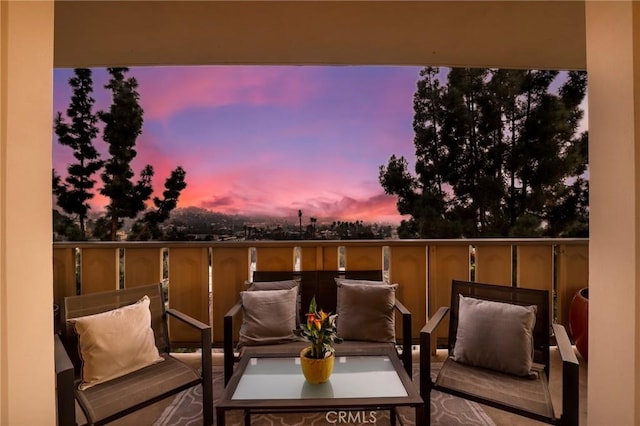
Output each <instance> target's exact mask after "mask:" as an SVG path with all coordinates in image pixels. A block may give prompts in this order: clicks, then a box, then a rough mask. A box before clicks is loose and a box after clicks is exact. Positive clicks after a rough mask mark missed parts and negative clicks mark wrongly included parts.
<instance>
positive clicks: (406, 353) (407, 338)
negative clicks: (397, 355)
mask: <svg viewBox="0 0 640 426" xmlns="http://www.w3.org/2000/svg"><path fill="white" fill-rule="evenodd" d="M395 309H396V310H397V311H398V312H399V313H400V314H401V315H402V364H403V365H404V369H405V370H406V371H407V374H408V375H409V377H413V360H412V355H411V353H412V350H411V347H412V346H413V345H412V343H413V341H412V338H413V337H412V333H411V312H409V310H408V309H407V308H406V307H405V306H404V305H403V304H402V303H401V302H400V301H399V300H398V299H396V303H395Z"/></svg>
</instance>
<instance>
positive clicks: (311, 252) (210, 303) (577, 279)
mask: <svg viewBox="0 0 640 426" xmlns="http://www.w3.org/2000/svg"><path fill="white" fill-rule="evenodd" d="M588 244H589V242H588V240H587V239H473V240H466V239H465V240H358V241H346V240H341V241H323V240H317V241H316V240H303V241H226V242H142V243H141V242H100V243H98V242H65V243H54V245H53V260H54V262H53V264H54V290H55V291H54V299H55V302H56V303H58V304H60V303H61V302H62V300H63V298H64V297H65V296H67V295H72V294H78V293H91V292H96V291H102V290H111V289H115V288H121V287H127V286H135V285H143V284H150V283H156V282H160V281H162V282H165V283H166V285H167V294H168V301H169V305H170V306H171V307H172V308H176V309H179V310H181V311H183V312H185V313H187V314H189V315H191V316H193V317H194V318H197V319H199V320H200V321H203V322H205V323H209V324H211V325H212V329H213V341H214V347H221V346H222V342H223V332H222V316H223V315H224V313H225V312H226V311H227V310H228V309H229V308H230V307H231V306H232V305H233V304H234V303H235V302H236V301H237V299H238V294H239V292H240V291H242V290H244V282H245V280H247V279H249V278H250V274H251V271H252V270H316V269H320V270H322V269H324V270H339V269H344V270H358V269H382V270H383V271H384V275H385V277H386V278H387V279H388V280H389V281H390V282H394V283H399V288H398V296H399V297H400V298H401V299H402V300H403V303H404V304H405V305H406V306H407V308H409V310H411V312H412V314H413V316H412V319H413V324H412V330H413V333H414V336H413V338H414V341H417V338H418V332H419V330H420V329H421V328H422V326H423V325H424V323H425V321H426V318H427V317H428V316H431V315H432V313H433V312H435V310H436V309H437V308H438V307H439V306H443V305H448V304H449V291H450V290H449V286H450V282H451V280H452V279H463V280H468V279H471V280H475V281H480V282H489V283H497V284H504V285H514V284H515V285H517V286H520V287H530V288H538V289H546V290H549V292H550V294H551V295H553V297H552V300H551V304H552V306H551V309H550V312H552V313H553V314H552V315H553V318H552V320H553V321H554V322H558V323H562V324H564V325H565V326H567V327H568V318H569V304H570V302H571V299H572V297H573V295H574V294H575V293H576V292H577V291H578V290H579V289H580V288H582V287H586V286H587V283H588V272H589V270H588V264H589V247H588ZM179 326H180V324H170V327H171V329H170V335H171V340H172V343H173V345H174V346H176V347H190V346H193V345H194V344H195V343H196V341H197V340H196V336H194V335H192V334H190V333H189V330H187V329H183V328H180V327H179ZM444 329H446V328H443V330H444ZM442 333H443V334H442V336H439V337H440V338H442V339H444V338H445V336H444V331H443V332H442ZM214 351H216V349H214ZM438 356H442V353H440V352H439V353H438ZM552 359H553V360H554V361H555V362H558V356H557V353H555V352H553V353H552ZM214 362H219V363H221V361H220V360H219V357H217V356H214ZM552 371H556V372H558V369H552ZM586 375H587V368H586V363H584V362H581V372H580V376H581V401H580V404H581V405H580V406H581V417H582V419H583V420H584V419H586ZM551 383H552V389H553V390H552V392H553V393H554V394H553V395H554V397H556V396H557V397H558V398H560V387H559V385H560V377H557V376H554V374H552V377H551ZM170 401H171V399H169V400H168V401H162V402H160V403H158V404H156V405H155V406H152V407H149V408H148V409H146V410H145V411H144V413H145V414H144V415H145V416H148V417H147V418H148V419H149V420H150V422H149V423H152V422H153V421H155V420H156V419H157V416H159V415H160V414H161V413H162V410H163V407H165V406H166V405H167V404H168V403H169V402H170ZM485 412H486V413H487V414H488V415H489V416H490V417H492V419H493V420H494V422H495V423H496V424H497V425H500V424H513V423H514V422H515V421H517V423H518V424H537V423H536V422H530V423H529V422H527V421H526V419H523V418H520V417H513V416H511V415H508V414H506V413H503V412H500V411H497V410H493V409H490V408H486V409H485ZM129 417H134V416H129ZM136 420H137V421H139V416H136ZM122 421H123V422H124V423H123V424H126V421H127V420H126V418H125V419H123V420H122ZM523 422H524V423H523Z"/></svg>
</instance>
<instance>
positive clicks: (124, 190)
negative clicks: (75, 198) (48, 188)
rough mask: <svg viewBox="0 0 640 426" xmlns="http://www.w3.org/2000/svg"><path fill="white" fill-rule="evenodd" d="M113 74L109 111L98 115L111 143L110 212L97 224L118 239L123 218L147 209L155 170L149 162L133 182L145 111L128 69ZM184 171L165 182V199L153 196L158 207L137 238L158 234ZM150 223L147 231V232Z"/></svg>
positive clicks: (106, 179) (103, 234) (101, 232)
mask: <svg viewBox="0 0 640 426" xmlns="http://www.w3.org/2000/svg"><path fill="white" fill-rule="evenodd" d="M107 71H108V72H109V74H110V75H111V79H110V80H109V83H108V84H107V85H106V86H105V88H106V89H108V90H110V91H111V95H112V104H111V107H110V109H109V111H101V112H100V113H99V118H100V119H101V120H102V121H103V122H104V123H105V126H104V132H103V133H104V140H105V142H106V143H107V144H108V145H109V154H110V155H111V157H110V158H109V159H108V160H107V161H106V162H105V166H104V171H103V173H102V175H101V177H102V181H103V183H104V186H103V187H102V189H101V190H100V193H101V194H102V195H104V196H106V197H108V198H109V204H108V205H107V214H106V216H105V217H104V218H102V219H101V220H100V221H99V222H98V223H96V231H95V233H97V235H98V236H99V237H100V238H102V239H110V240H115V239H116V238H117V232H118V230H119V229H120V228H122V225H123V219H124V218H135V217H136V216H137V215H138V214H139V213H140V212H142V211H144V210H145V207H146V204H145V203H146V201H147V200H148V199H149V198H150V197H151V194H152V192H153V188H152V186H151V178H152V177H153V174H154V171H153V167H152V166H151V165H146V166H145V167H144V168H143V169H142V171H141V172H140V177H139V178H138V180H137V181H136V182H135V183H134V182H133V181H132V178H133V176H134V172H133V170H132V168H131V161H132V160H133V159H134V158H135V157H136V155H137V152H136V150H135V144H136V139H137V137H138V136H139V135H140V133H141V132H142V124H143V121H144V120H143V110H142V107H141V106H140V104H139V102H138V100H139V98H140V95H139V94H138V92H137V87H138V82H137V81H136V79H135V78H133V77H129V78H125V73H126V72H128V68H108V69H107ZM184 175H185V172H184V170H183V169H182V168H181V167H178V168H177V169H176V170H174V171H173V172H172V174H171V177H170V178H169V179H167V182H166V183H165V188H166V191H165V192H164V199H163V200H160V199H158V198H156V199H154V204H155V205H156V210H155V211H151V212H149V213H148V214H147V215H145V216H144V217H143V219H142V220H141V221H140V222H138V226H139V228H138V237H139V238H142V236H143V235H145V236H148V235H157V233H156V231H157V225H158V224H159V223H161V222H163V221H164V220H166V219H167V218H168V215H169V212H170V211H171V210H172V209H174V208H175V206H176V204H177V200H178V196H179V195H180V192H181V191H182V189H184V188H185V186H186V183H185V182H184ZM145 226H148V232H146V233H145V232H144V228H145Z"/></svg>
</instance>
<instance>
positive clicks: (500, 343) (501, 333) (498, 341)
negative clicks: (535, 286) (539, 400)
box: [452, 295, 537, 376]
mask: <svg viewBox="0 0 640 426" xmlns="http://www.w3.org/2000/svg"><path fill="white" fill-rule="evenodd" d="M536 310H537V308H536V306H520V305H513V304H510V303H501V302H493V301H488V300H480V299H475V298H472V297H464V296H462V295H460V306H459V312H458V330H457V332H456V344H455V347H454V349H453V356H452V358H453V360H454V361H457V362H461V363H465V364H469V365H474V366H476V367H484V368H490V369H492V370H497V371H501V372H503V373H508V374H514V375H516V376H529V375H531V374H532V373H531V365H532V363H533V327H534V326H535V323H536Z"/></svg>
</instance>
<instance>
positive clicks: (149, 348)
mask: <svg viewBox="0 0 640 426" xmlns="http://www.w3.org/2000/svg"><path fill="white" fill-rule="evenodd" d="M149 304H150V300H149V297H147V296H144V297H143V298H142V299H140V300H139V301H138V302H136V303H134V304H132V305H128V306H123V307H121V308H118V309H114V310H111V311H107V312H102V313H99V314H95V315H87V316H84V317H78V318H72V319H69V320H68V321H69V322H70V323H71V324H73V326H74V328H75V331H76V333H77V335H78V341H79V346H80V358H81V359H82V383H81V384H80V386H79V389H80V390H85V389H88V388H90V387H91V386H94V385H97V384H99V383H104V382H106V381H108V380H112V379H115V378H116V377H121V376H124V375H125V374H129V373H131V372H134V371H136V370H139V369H141V368H144V367H147V366H149V365H152V364H155V363H157V362H160V361H164V359H163V358H162V357H161V356H160V353H159V352H158V348H157V347H156V344H155V338H154V336H153V329H152V328H151V311H150V310H149Z"/></svg>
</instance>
